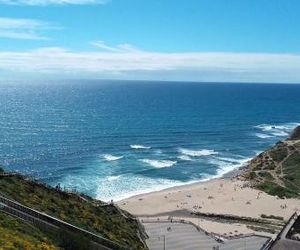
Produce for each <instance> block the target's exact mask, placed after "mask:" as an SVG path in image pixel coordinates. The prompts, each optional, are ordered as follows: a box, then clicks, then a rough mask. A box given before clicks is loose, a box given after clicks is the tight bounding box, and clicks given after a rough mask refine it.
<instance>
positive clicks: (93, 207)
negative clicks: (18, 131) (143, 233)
mask: <svg viewBox="0 0 300 250" xmlns="http://www.w3.org/2000/svg"><path fill="white" fill-rule="evenodd" d="M0 193H1V194H3V195H4V196H6V197H8V198H10V199H13V200H15V201H18V202H20V203H22V204H23V205H25V206H29V207H31V208H34V209H36V210H38V211H41V212H44V213H47V214H49V215H51V216H54V217H56V218H59V219H61V220H64V221H66V222H69V223H71V224H73V225H76V226H78V227H81V228H84V229H86V230H89V231H92V232H94V233H96V234H98V235H102V236H104V237H106V238H109V239H110V240H113V241H116V242H118V243H119V244H121V245H124V246H128V247H131V248H133V249H143V248H144V247H143V244H142V242H141V241H140V238H139V235H138V231H139V230H138V224H137V222H136V220H135V219H133V218H132V217H131V216H130V215H128V217H127V218H126V217H124V216H123V215H122V214H121V213H120V212H119V211H118V210H117V209H116V208H115V207H114V206H102V205H103V203H102V202H100V201H97V200H94V199H92V198H90V197H88V196H82V197H81V196H79V195H77V194H72V193H66V192H63V191H60V190H56V189H54V188H51V187H47V186H45V185H43V184H41V183H37V182H35V181H33V180H28V179H25V178H24V177H22V176H20V175H15V176H10V177H0ZM124 213H125V212H124Z"/></svg>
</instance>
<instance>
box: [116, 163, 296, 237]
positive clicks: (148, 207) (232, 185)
mask: <svg viewBox="0 0 300 250" xmlns="http://www.w3.org/2000/svg"><path fill="white" fill-rule="evenodd" d="M248 167H249V161H247V163H246V164H244V165H243V166H240V167H238V168H236V169H233V170H231V171H229V172H227V173H225V174H224V175H222V176H221V177H216V178H212V179H209V180H206V181H200V182H199V181H198V182H195V183H191V184H185V185H180V186H175V187H170V188H165V189H162V190H160V191H153V192H148V193H144V194H139V195H135V196H131V197H129V198H126V199H122V200H119V201H117V202H116V204H117V205H118V206H119V207H120V208H121V209H123V210H125V211H127V212H129V213H131V214H133V215H134V216H136V217H138V218H139V219H140V220H142V221H147V220H156V221H160V220H161V221H162V220H170V218H174V219H177V220H184V221H189V222H191V223H193V224H195V225H198V226H199V227H200V228H202V229H203V230H205V231H206V232H208V233H215V234H218V235H221V236H222V235H223V236H224V237H226V236H229V235H241V234H243V235H246V234H260V235H267V236H270V237H274V236H275V235H276V234H277V233H278V232H277V231H276V232H275V231H274V232H272V231H269V232H268V231H267V230H265V228H267V227H268V223H274V221H272V220H268V219H267V224H265V225H264V228H263V230H261V231H260V230H257V228H256V229H255V226H257V225H255V226H253V225H252V224H253V223H252V222H251V221H253V220H256V221H257V220H262V221H263V220H264V219H265V218H268V217H271V218H272V217H277V218H282V219H279V221H278V223H284V221H286V220H288V219H289V217H290V216H291V215H292V214H294V212H296V211H299V210H300V200H298V199H280V198H278V197H276V196H271V195H269V194H267V193H264V192H262V191H260V190H258V189H254V188H252V187H251V186H250V185H249V182H248V181H244V180H240V179H238V178H236V177H238V176H239V175H240V173H242V172H243V171H245V170H246V169H247V168H248ZM230 217H234V218H235V220H231V219H228V218H230ZM220 218H223V219H220ZM245 218H246V220H245ZM264 223H266V222H264ZM260 226H261V225H260ZM277 226H278V225H277ZM275 229H276V226H275ZM264 230H265V231H264ZM276 230H277V229H276ZM233 232H234V233H233Z"/></svg>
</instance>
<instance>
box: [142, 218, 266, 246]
mask: <svg viewBox="0 0 300 250" xmlns="http://www.w3.org/2000/svg"><path fill="white" fill-rule="evenodd" d="M143 225H144V227H145V229H146V232H147V234H148V235H149V239H148V240H147V241H146V242H147V245H148V247H149V249H150V250H163V249H166V250H199V249H203V250H205V249H210V250H212V249H214V247H215V249H222V250H239V249H241V250H242V249H243V250H244V249H246V250H259V249H261V247H262V246H263V245H264V243H266V242H267V241H268V238H265V237H259V236H250V237H245V238H240V239H233V240H226V241H225V242H224V243H218V242H217V241H216V240H215V239H213V238H212V237H210V236H209V235H206V234H205V233H204V232H201V231H198V230H197V229H196V228H195V227H194V226H192V225H189V224H183V223H159V222H158V223H156V222H155V223H153V222H151V223H143ZM167 228H171V230H167ZM217 247H219V248H217Z"/></svg>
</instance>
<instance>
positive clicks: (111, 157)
mask: <svg viewBox="0 0 300 250" xmlns="http://www.w3.org/2000/svg"><path fill="white" fill-rule="evenodd" d="M102 157H103V159H104V160H106V161H117V160H120V159H122V158H123V157H124V156H115V155H110V154H104V155H102Z"/></svg>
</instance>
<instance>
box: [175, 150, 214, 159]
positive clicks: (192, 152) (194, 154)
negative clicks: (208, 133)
mask: <svg viewBox="0 0 300 250" xmlns="http://www.w3.org/2000/svg"><path fill="white" fill-rule="evenodd" d="M178 151H179V152H180V153H181V154H183V155H187V156H192V157H200V156H208V155H216V154H218V152H216V151H214V150H211V149H201V150H192V149H186V148H179V149H178Z"/></svg>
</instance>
